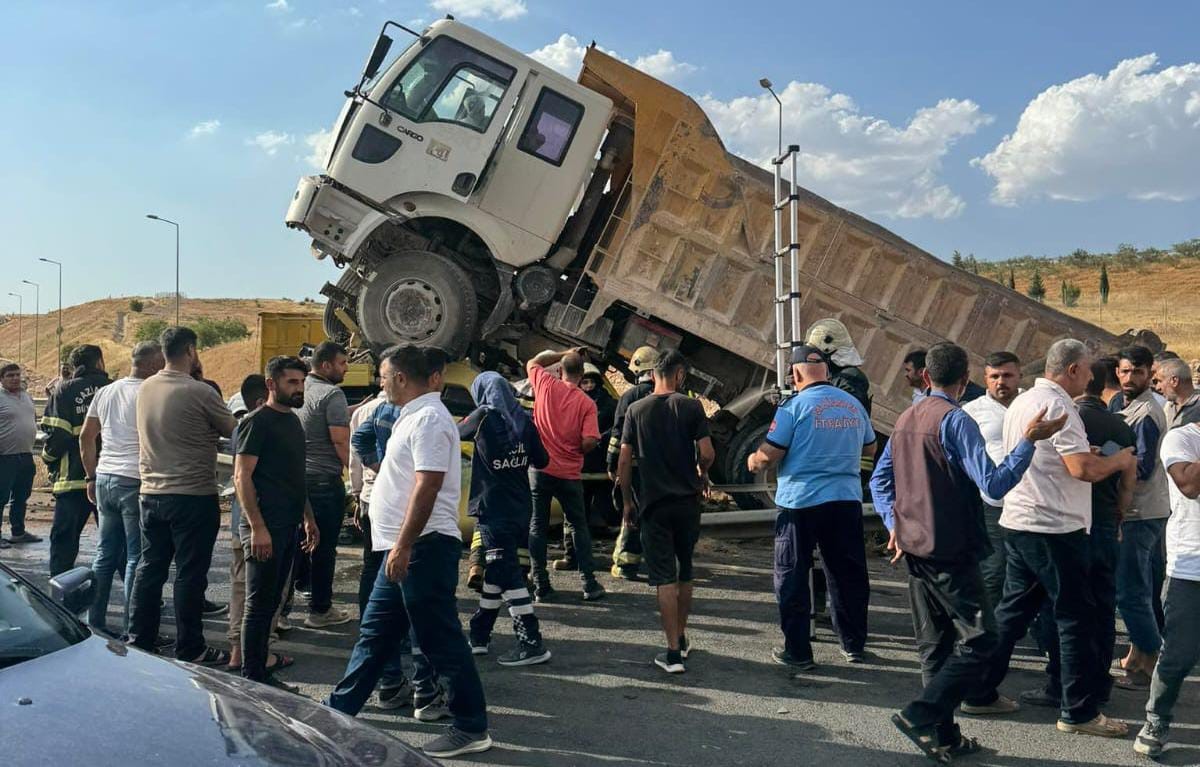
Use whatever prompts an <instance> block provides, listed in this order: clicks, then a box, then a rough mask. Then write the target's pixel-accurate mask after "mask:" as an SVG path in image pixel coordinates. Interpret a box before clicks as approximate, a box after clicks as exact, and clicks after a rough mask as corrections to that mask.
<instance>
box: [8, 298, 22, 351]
mask: <svg viewBox="0 0 1200 767" xmlns="http://www.w3.org/2000/svg"><path fill="white" fill-rule="evenodd" d="M8 294H9V295H10V296H12V297H14V298H16V299H17V364H18V365H20V364H21V349H22V348H23V347H24V343H23V342H24V338H23V336H24V335H25V300H24V299H23V298H21V294H20V293H14V292H12V291H11V290H10V291H8Z"/></svg>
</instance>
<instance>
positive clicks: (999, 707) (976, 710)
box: [958, 695, 1021, 716]
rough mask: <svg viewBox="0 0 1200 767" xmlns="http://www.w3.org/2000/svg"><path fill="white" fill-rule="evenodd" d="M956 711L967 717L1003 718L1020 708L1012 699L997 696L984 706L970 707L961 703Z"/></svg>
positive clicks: (965, 703)
mask: <svg viewBox="0 0 1200 767" xmlns="http://www.w3.org/2000/svg"><path fill="white" fill-rule="evenodd" d="M958 709H959V711H962V712H963V713H964V714H967V715H968V716H1003V715H1004V714H1011V713H1013V712H1015V711H1019V710H1020V709H1021V706H1020V704H1019V703H1017V702H1016V701H1015V700H1013V699H1012V698H1006V697H1004V696H1003V695H997V696H996V699H995V700H994V701H992V702H991V703H989V704H987V705H986V706H972V705H971V704H970V703H967V702H966V701H963V703H962V705H961V706H959V707H958Z"/></svg>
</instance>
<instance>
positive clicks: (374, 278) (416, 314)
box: [358, 250, 478, 359]
mask: <svg viewBox="0 0 1200 767" xmlns="http://www.w3.org/2000/svg"><path fill="white" fill-rule="evenodd" d="M477 315H478V309H477V307H476V303H475V288H474V286H473V285H472V284H471V279H470V278H469V277H468V276H467V273H466V272H465V271H463V270H462V269H461V268H460V267H459V266H458V265H457V264H455V263H454V262H453V261H451V260H450V259H449V258H447V257H445V256H443V255H441V254H439V253H430V252H429V251H425V250H402V251H399V252H397V253H393V254H391V255H389V256H388V257H387V258H385V259H383V260H382V261H381V262H380V264H379V267H378V268H377V269H376V270H375V273H374V274H373V275H371V276H370V277H369V278H368V279H367V280H366V281H365V282H364V284H363V287H362V290H361V291H360V292H359V296H358V324H359V327H361V328H362V330H363V333H364V334H365V335H366V337H367V340H368V341H369V342H370V343H371V344H372V345H374V346H391V345H393V344H413V345H416V346H436V347H438V348H439V349H442V350H443V351H445V352H446V353H447V354H449V355H450V358H451V359H459V358H461V357H462V356H463V355H464V354H466V353H467V346H468V345H469V344H470V343H471V339H472V336H473V334H474V332H475V323H476V321H477Z"/></svg>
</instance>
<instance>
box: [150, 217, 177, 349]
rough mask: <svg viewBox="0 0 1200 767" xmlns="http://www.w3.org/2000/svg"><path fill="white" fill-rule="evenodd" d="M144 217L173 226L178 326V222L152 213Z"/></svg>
mask: <svg viewBox="0 0 1200 767" xmlns="http://www.w3.org/2000/svg"><path fill="white" fill-rule="evenodd" d="M146 218H149V219H152V220H154V221H162V222H163V223H164V224H170V225H171V226H173V227H175V327H179V224H177V223H176V222H174V221H172V220H171V219H169V218H163V217H162V216H156V215H154V214H153V213H147V214H146Z"/></svg>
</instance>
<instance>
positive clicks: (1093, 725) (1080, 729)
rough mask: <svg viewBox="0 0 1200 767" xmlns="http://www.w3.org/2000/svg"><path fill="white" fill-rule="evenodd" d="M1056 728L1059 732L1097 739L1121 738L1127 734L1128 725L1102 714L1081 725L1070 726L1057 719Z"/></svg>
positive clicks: (1070, 724)
mask: <svg viewBox="0 0 1200 767" xmlns="http://www.w3.org/2000/svg"><path fill="white" fill-rule="evenodd" d="M1057 727H1058V731H1059V732H1069V733H1073V734H1075V735H1095V736H1096V737H1098V738H1123V737H1125V736H1126V735H1128V734H1129V725H1127V724H1125V723H1124V722H1119V721H1117V720H1116V719H1109V718H1108V717H1107V716H1105V715H1104V714H1097V715H1096V718H1095V719H1093V720H1092V721H1090V722H1084V723H1083V724H1072V723H1070V722H1064V721H1063V720H1061V719H1059V720H1058V725H1057Z"/></svg>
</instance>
